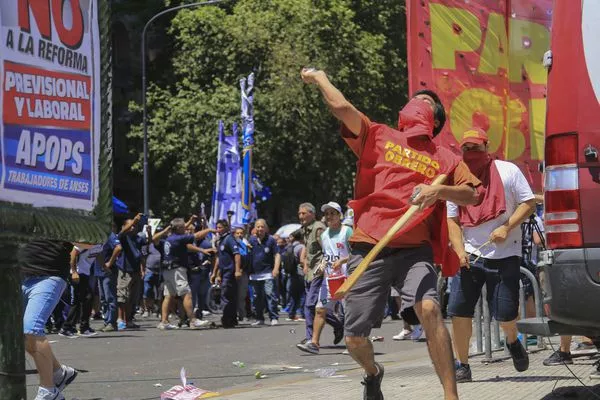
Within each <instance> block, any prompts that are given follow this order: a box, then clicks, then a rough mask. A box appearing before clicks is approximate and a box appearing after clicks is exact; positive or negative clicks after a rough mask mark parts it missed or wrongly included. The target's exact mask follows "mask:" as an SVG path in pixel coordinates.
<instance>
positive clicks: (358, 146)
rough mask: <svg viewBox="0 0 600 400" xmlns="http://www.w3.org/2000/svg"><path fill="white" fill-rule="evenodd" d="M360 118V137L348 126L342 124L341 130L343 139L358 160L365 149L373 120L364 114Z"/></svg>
mask: <svg viewBox="0 0 600 400" xmlns="http://www.w3.org/2000/svg"><path fill="white" fill-rule="evenodd" d="M360 116H361V126H360V133H359V134H358V135H355V134H354V133H353V132H351V131H350V129H348V127H347V126H346V125H343V124H342V128H341V129H340V134H341V135H342V139H344V141H345V142H346V144H347V145H348V146H349V147H350V150H352V152H353V153H354V154H356V156H357V157H358V158H360V156H361V154H362V151H363V148H364V147H365V142H366V140H367V136H368V134H369V128H370V127H371V120H370V119H369V118H368V117H367V116H365V115H364V114H361V115H360Z"/></svg>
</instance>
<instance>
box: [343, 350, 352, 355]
mask: <svg viewBox="0 0 600 400" xmlns="http://www.w3.org/2000/svg"><path fill="white" fill-rule="evenodd" d="M342 354H343V355H345V356H349V355H350V352H349V351H348V349H346V350H344V351H342Z"/></svg>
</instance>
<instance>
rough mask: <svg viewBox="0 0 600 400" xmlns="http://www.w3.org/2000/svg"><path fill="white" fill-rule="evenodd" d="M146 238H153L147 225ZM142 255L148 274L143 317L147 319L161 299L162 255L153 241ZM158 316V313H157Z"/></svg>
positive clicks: (145, 276)
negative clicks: (155, 302) (155, 303)
mask: <svg viewBox="0 0 600 400" xmlns="http://www.w3.org/2000/svg"><path fill="white" fill-rule="evenodd" d="M146 237H148V238H150V237H152V227H150V225H146ZM142 255H143V257H144V258H145V260H146V262H145V264H146V270H145V271H146V273H145V274H144V294H143V298H144V308H145V310H144V313H143V314H142V317H144V318H147V317H149V316H150V314H151V313H152V312H154V311H155V305H154V301H155V300H157V301H158V300H160V299H159V288H160V282H161V276H160V264H161V261H162V254H161V252H160V251H159V250H158V249H157V248H156V246H155V245H154V243H152V241H148V243H147V244H146V246H144V247H142ZM156 314H157V315H158V312H157V313H156Z"/></svg>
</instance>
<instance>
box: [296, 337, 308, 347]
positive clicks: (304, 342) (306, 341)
mask: <svg viewBox="0 0 600 400" xmlns="http://www.w3.org/2000/svg"><path fill="white" fill-rule="evenodd" d="M308 342H310V340H308V339H306V338H304V339H302V340H301V341H300V343H298V344H306V343H308ZM296 346H297V345H296Z"/></svg>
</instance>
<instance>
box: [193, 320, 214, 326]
mask: <svg viewBox="0 0 600 400" xmlns="http://www.w3.org/2000/svg"><path fill="white" fill-rule="evenodd" d="M210 324H211V322H210V321H207V320H205V319H195V320H194V322H193V323H192V325H191V326H190V327H191V328H206V327H207V326H210Z"/></svg>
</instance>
